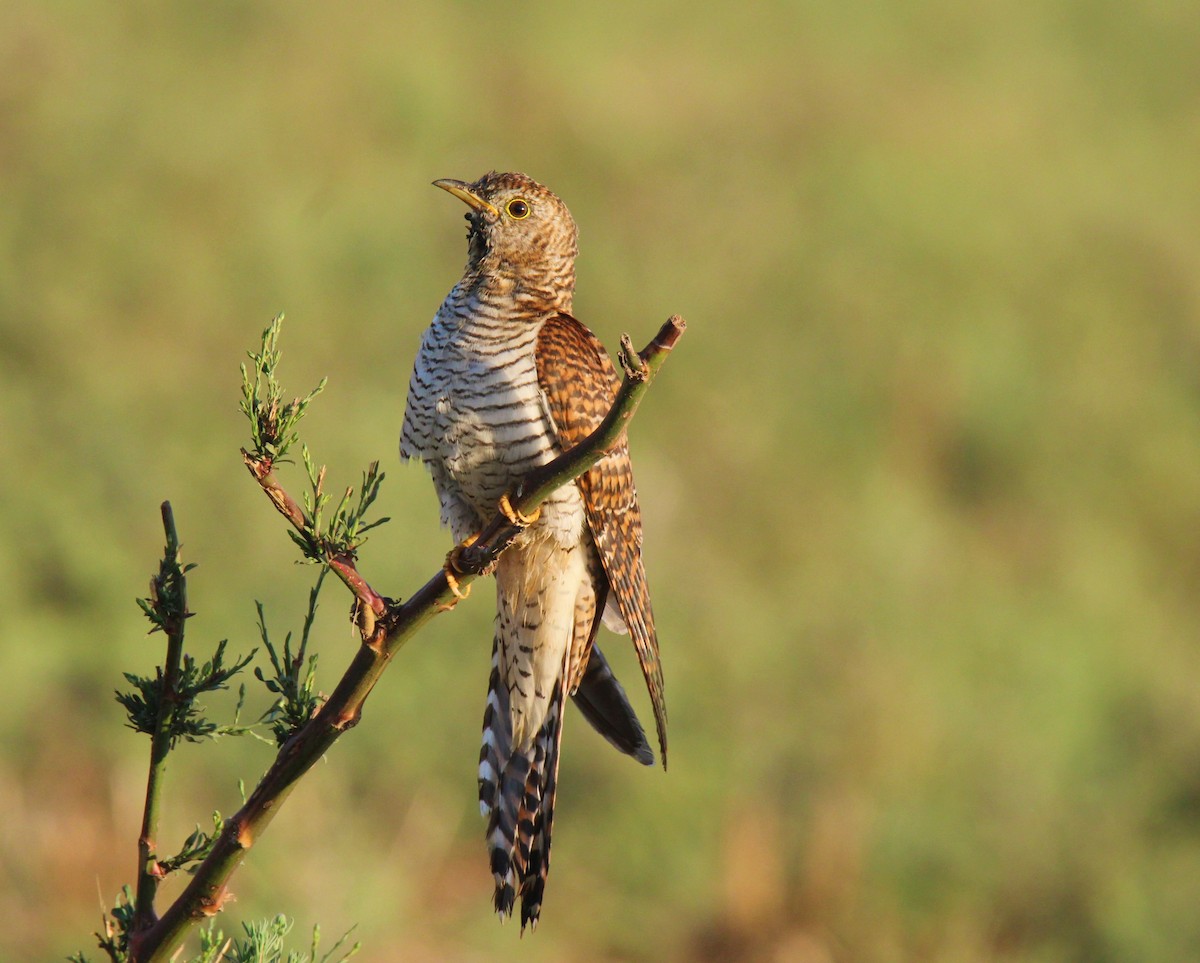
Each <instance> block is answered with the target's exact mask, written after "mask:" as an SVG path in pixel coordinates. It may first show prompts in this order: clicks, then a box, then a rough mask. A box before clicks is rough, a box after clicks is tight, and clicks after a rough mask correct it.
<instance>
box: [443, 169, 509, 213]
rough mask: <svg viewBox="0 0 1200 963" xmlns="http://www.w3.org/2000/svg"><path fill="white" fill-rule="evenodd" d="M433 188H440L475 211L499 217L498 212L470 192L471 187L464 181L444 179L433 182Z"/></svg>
mask: <svg viewBox="0 0 1200 963" xmlns="http://www.w3.org/2000/svg"><path fill="white" fill-rule="evenodd" d="M433 186H434V187H440V188H441V189H442V190H444V191H449V192H450V193H451V194H453V195H454V196H455V197H457V198H458V199H459V200H460V201H462V202H463V203H464V204H466V205H467V206H468V207H471V208H473V209H475V210H477V211H490V212H491V214H492V216H493V217H499V216H500V212H499V211H498V210H496V209H495V208H494V207H492V205H491V204H489V203H488V202H487V201H485V200H484V199H483V198H482V197H479V196H478V195H477V194H473V193H472V192H471V185H470V184H468V183H466V182H465V181H456V180H453V179H452V178H449V177H446V178H443V179H442V180H440V181H434V182H433Z"/></svg>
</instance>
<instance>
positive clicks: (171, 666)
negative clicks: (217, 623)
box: [133, 502, 187, 933]
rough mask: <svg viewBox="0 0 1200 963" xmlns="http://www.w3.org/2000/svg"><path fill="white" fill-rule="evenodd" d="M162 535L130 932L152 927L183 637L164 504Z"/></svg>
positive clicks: (183, 588)
mask: <svg viewBox="0 0 1200 963" xmlns="http://www.w3.org/2000/svg"><path fill="white" fill-rule="evenodd" d="M162 519H163V529H164V531H165V532H166V536H167V545H166V548H165V549H164V550H163V562H162V567H161V568H160V570H159V574H158V577H157V578H156V579H155V581H154V588H153V594H154V599H155V605H156V606H158V607H159V608H160V611H161V613H162V614H163V616H164V631H165V632H166V634H167V658H166V661H165V662H164V664H163V669H162V677H161V680H160V686H161V690H160V695H161V697H160V700H159V704H158V719H157V721H156V722H155V725H154V733H153V735H152V736H151V738H150V774H149V776H148V777H147V780H146V807H145V810H144V811H143V814H142V829H141V832H140V833H139V834H138V875H137V895H136V897H135V901H134V917H133V931H134V933H138V932H140V931H142V930H146V929H149V928H150V927H151V926H153V925H154V923H155V922H156V921H157V917H156V916H155V912H154V897H155V894H156V893H157V892H158V884H159V881H160V880H161V879H162V873H161V872H160V871H159V866H158V821H159V811H160V804H161V802H162V795H163V783H164V782H165V780H166V775H167V754H168V753H169V752H170V749H171V724H172V721H173V717H174V714H175V707H176V700H177V697H178V692H177V689H176V685H177V681H178V679H179V666H180V662H181V661H182V658H183V633H184V624H185V623H186V621H187V579H186V578H185V576H184V574H183V570H182V569H181V568H180V566H179V536H178V535H177V534H176V531H175V515H174V513H173V512H172V510H171V503H170V502H163V503H162Z"/></svg>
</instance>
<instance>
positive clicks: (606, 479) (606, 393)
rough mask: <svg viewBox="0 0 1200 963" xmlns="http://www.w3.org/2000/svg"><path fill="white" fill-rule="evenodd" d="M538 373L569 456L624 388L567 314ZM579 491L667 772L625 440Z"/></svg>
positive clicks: (549, 338) (558, 320)
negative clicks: (640, 678)
mask: <svg viewBox="0 0 1200 963" xmlns="http://www.w3.org/2000/svg"><path fill="white" fill-rule="evenodd" d="M537 372H538V383H539V385H540V387H541V390H542V394H543V396H544V397H545V399H546V404H547V407H548V409H549V412H550V417H551V419H552V420H553V422H554V427H555V430H556V431H557V433H558V442H559V445H560V446H561V447H562V449H563V450H564V451H566V450H568V449H570V448H572V447H574V446H575V445H577V444H579V442H581V441H583V440H584V439H585V438H586V437H587V436H588V435H589V434H591V432H592V431H594V430H595V428H596V427H597V426H598V425H599V424H600V422H601V421H603V420H604V416H605V415H606V414H608V410H609V408H611V407H612V403H613V400H614V399H615V397H616V394H617V389H618V388H619V386H620V383H621V382H620V378H619V377H618V375H617V372H616V369H615V368H614V367H613V363H612V360H611V359H610V358H609V356H608V352H607V351H605V350H604V345H603V344H601V343H600V340H599V339H598V338H597V337H596V336H595V335H594V334H592V332H591V331H589V330H588V329H587V327H586V326H585V325H584V324H582V323H581V322H579V321H577V320H575V318H573V317H571V316H570V315H567V314H558V315H555V316H554V317H552V318H550V319H549V320H548V321H546V323H545V324H544V325H543V326H542V330H541V332H540V333H539V335H538V342H537ZM576 484H577V485H578V486H579V491H580V494H581V495H582V496H583V503H584V508H585V511H586V514H587V521H588V528H589V529H590V531H591V534H592V539H593V541H594V542H595V543H596V548H597V550H598V552H599V554H600V560H601V562H602V564H603V566H604V573H605V575H606V576H607V577H608V583H609V589H610V591H611V592H612V595H613V597H614V598H615V599H616V602H617V606H618V608H619V609H620V612H621V617H622V619H624V621H625V624H626V625H627V626H628V627H629V634H630V637H631V638H632V639H633V645H634V648H635V649H636V651H637V656H638V661H639V663H640V664H641V667H642V674H643V675H644V676H645V677H646V687H647V689H648V690H649V692H650V700H651V702H652V703H653V706H654V722H655V725H656V727H657V729H658V744H659V748H660V749H661V751H662V760H663V767H664V768H666V764H667V709H666V701H665V699H664V695H663V676H662V664H661V662H660V660H659V653H658V637H657V634H656V632H655V629H654V611H653V609H652V608H651V606H650V592H649V588H648V587H647V585H646V570H645V568H644V566H643V565H642V514H641V508H640V507H639V506H638V498H637V489H636V488H635V487H634V483H633V466H632V463H631V462H630V458H629V445H628V443H627V442H626V441H624V440H622V442H621V444H620V445H618V446H617V447H616V448H615V449H613V450H612V451H611V452H609V454H607V455H606V456H605V457H604V458H602V459H601V460H600V461H599V462H597V463H596V465H595V466H593V467H592V468H591V469H589V470H588V471H587V472H586V473H584V474H583V475H581V476H580V477H579V478H578V479H577V480H576Z"/></svg>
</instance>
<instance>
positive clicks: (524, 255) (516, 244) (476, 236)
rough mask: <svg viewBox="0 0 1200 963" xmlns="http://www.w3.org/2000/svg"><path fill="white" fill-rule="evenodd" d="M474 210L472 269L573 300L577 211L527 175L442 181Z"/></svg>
mask: <svg viewBox="0 0 1200 963" xmlns="http://www.w3.org/2000/svg"><path fill="white" fill-rule="evenodd" d="M433 183H434V185H435V186H437V187H440V188H442V189H443V190H445V191H449V192H450V193H451V194H453V195H454V196H455V197H457V198H458V199H459V200H461V201H463V202H464V203H466V205H467V206H468V207H469V208H470V210H469V211H468V212H467V215H466V217H467V222H468V224H469V227H468V228H467V241H468V261H467V273H468V274H477V275H481V276H484V277H492V278H498V277H506V278H510V279H512V280H514V281H515V282H517V284H519V285H520V286H521V287H523V288H526V289H529V290H531V291H540V292H543V293H545V294H547V295H550V296H552V297H553V299H554V300H556V301H561V300H562V298H563V296H565V298H566V300H567V304H568V306H569V301H570V297H571V293H572V292H573V290H574V286H575V255H576V254H577V253H578V251H579V243H578V237H579V235H578V231H577V229H576V227H575V220H574V218H572V217H571V212H570V211H569V210H567V205H566V204H564V203H563V202H562V201H561V200H559V199H558V197H557V196H556V195H555V194H554V193H553V192H552V191H550V190H549V189H548V188H546V187H543V186H542V185H541V184H539V183H538V182H537V181H535V180H534V179H533V178H531V177H527V176H526V175H524V174H518V173H508V174H497V173H496V172H495V171H492V172H491V173H488V174H484V175H483V177H481V178H479V180H477V181H475V182H474V183H473V184H468V183H466V182H465V181H456V180H450V179H446V180H439V181H434V182H433Z"/></svg>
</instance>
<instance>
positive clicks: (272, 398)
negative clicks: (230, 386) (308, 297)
mask: <svg viewBox="0 0 1200 963" xmlns="http://www.w3.org/2000/svg"><path fill="white" fill-rule="evenodd" d="M282 326H283V315H282V314H278V315H276V316H275V317H274V319H272V321H271V323H270V324H269V325H268V326H267V328H266V330H264V331H263V334H262V343H261V345H260V347H259V350H258V351H257V352H254V351H248V352H246V354H247V355H248V356H249V358H250V360H251V362H253V364H252V367H253V370H254V374H253V377H252V376H251V374H250V372H249V371H248V370H247V368H246V365H245V364H244V363H243V364H242V401H241V404H240V405H239V407H240V408H241V410H242V412H243V414H245V415H246V417H247V418H249V419H250V425H251V429H250V431H251V438H252V440H253V443H254V448H253V450H254V452H255V453H256V454H258V455H260V456H262V457H264V458H267V459H269V460H270V461H272V462H278V461H283V460H285V459H286V457H287V453H288V451H289V450H290V449H291V448H292V446H294V445H295V444H296V442H298V441H299V440H300V435H299V432H298V430H297V429H298V426H299V424H300V420H301V419H302V418H303V417H304V413H305V412H306V411H307V410H308V406H309V404H311V403H312V400H313V399H314V398H315V397H316V396H317V395H319V394H320V393H321V392H322V391H324V390H325V385H326V382H327V380H328V379H326V378H322V379H321V381H320V383H319V384H318V385H317V386H316V387H315V388H314V389H313V390H312V391H310V392H309V393H308V394H307V395H305V396H304V397H303V398H293V399H292V400H291V401H288V402H285V401H284V400H283V389H282V388H280V387H279V383H278V382H277V381H276V380H275V369H276V368H277V367H278V366H279V361H280V359H281V358H282V357H283V352H282V351H280V349H279V331H280V328H281V327H282Z"/></svg>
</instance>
